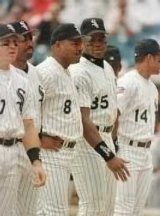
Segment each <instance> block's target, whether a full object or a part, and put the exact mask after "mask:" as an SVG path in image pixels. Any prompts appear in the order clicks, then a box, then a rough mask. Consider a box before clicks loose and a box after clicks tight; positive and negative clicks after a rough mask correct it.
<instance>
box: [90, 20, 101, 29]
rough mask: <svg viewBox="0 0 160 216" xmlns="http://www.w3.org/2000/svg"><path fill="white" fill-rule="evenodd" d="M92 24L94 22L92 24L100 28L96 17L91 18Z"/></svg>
mask: <svg viewBox="0 0 160 216" xmlns="http://www.w3.org/2000/svg"><path fill="white" fill-rule="evenodd" d="M91 24H92V26H94V27H95V28H99V25H98V23H97V21H96V20H95V19H92V20H91Z"/></svg>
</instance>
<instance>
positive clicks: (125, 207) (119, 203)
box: [114, 39, 160, 216]
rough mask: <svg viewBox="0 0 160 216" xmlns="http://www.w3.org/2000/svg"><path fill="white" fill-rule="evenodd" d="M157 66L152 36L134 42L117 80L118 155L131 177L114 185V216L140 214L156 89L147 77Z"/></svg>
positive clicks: (148, 179)
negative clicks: (131, 63) (129, 62)
mask: <svg viewBox="0 0 160 216" xmlns="http://www.w3.org/2000/svg"><path fill="white" fill-rule="evenodd" d="M159 70H160V47H159V44H158V43H157V42H156V41H155V40H153V39H145V40H142V41H140V42H138V43H137V44H136V47H135V68H134V69H133V70H132V71H130V72H128V73H126V74H125V75H124V76H122V77H121V78H120V79H119V80H118V109H119V127H118V141H119V147H120V149H119V151H118V155H119V156H120V157H123V158H124V159H126V160H128V161H129V163H128V164H127V167H128V169H129V171H130V173H131V177H130V178H129V179H128V181H127V182H125V183H123V184H121V182H118V185H117V197H116V205H115V213H114V216H122V215H126V216H133V215H134V216H141V215H143V208H144V205H145V202H146V198H147V195H148V190H149V186H150V183H151V176H152V175H151V173H152V160H151V153H150V145H151V138H152V136H153V135H154V128H155V112H156V111H157V107H158V91H157V89H156V87H155V85H154V84H153V82H152V81H151V80H150V76H151V75H152V74H158V73H159Z"/></svg>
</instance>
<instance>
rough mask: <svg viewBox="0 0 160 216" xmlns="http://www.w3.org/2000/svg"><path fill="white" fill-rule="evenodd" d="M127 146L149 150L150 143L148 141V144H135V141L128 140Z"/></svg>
mask: <svg viewBox="0 0 160 216" xmlns="http://www.w3.org/2000/svg"><path fill="white" fill-rule="evenodd" d="M129 145H130V146H135V147H143V148H149V147H150V146H151V141H148V142H136V141H133V140H130V142H129Z"/></svg>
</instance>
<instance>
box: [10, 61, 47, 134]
mask: <svg viewBox="0 0 160 216" xmlns="http://www.w3.org/2000/svg"><path fill="white" fill-rule="evenodd" d="M14 69H15V70H16V71H17V72H18V73H20V74H21V75H22V76H24V77H26V78H28V80H29V84H30V87H31V89H32V95H33V106H34V109H35V110H36V112H35V119H34V123H35V126H36V128H37V129H38V132H40V129H41V104H42V101H43V98H44V92H43V87H42V85H41V84H40V80H39V77H38V74H37V69H36V67H35V66H33V65H32V64H30V63H29V62H28V72H27V73H25V72H24V71H23V70H20V69H18V68H15V67H14Z"/></svg>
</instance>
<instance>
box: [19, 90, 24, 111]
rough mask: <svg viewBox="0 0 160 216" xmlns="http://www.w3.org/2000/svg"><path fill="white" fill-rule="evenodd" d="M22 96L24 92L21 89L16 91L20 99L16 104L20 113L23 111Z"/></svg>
mask: <svg viewBox="0 0 160 216" xmlns="http://www.w3.org/2000/svg"><path fill="white" fill-rule="evenodd" d="M24 95H25V91H24V90H23V89H21V88H19V89H17V96H18V97H19V99H20V101H17V104H18V105H19V110H20V112H22V109H23V104H24Z"/></svg>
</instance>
